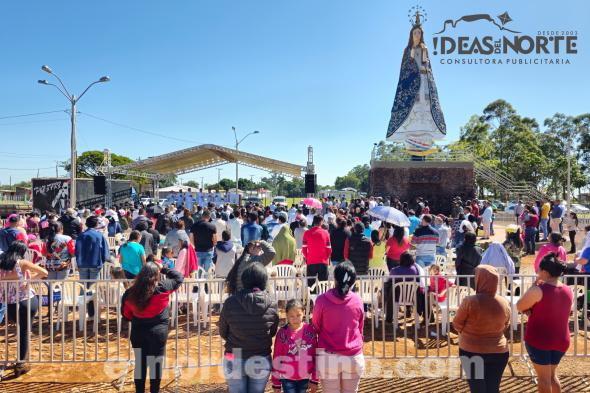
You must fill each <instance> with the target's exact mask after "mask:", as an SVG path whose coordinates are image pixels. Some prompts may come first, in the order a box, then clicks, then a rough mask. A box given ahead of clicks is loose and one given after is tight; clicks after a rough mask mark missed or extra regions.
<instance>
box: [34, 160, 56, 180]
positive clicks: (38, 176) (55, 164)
mask: <svg viewBox="0 0 590 393" xmlns="http://www.w3.org/2000/svg"><path fill="white" fill-rule="evenodd" d="M58 164H59V161H57V160H55V177H59V175H58V174H57V165H58ZM37 177H39V175H37Z"/></svg>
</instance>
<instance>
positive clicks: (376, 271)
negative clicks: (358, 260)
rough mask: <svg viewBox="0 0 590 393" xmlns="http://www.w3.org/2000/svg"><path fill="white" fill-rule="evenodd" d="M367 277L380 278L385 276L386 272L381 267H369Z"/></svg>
mask: <svg viewBox="0 0 590 393" xmlns="http://www.w3.org/2000/svg"><path fill="white" fill-rule="evenodd" d="M367 275H368V276H369V277H371V278H380V277H383V276H387V275H388V272H387V270H385V269H384V268H382V267H370V268H369V273H368V274H367Z"/></svg>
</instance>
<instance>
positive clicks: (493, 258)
mask: <svg viewBox="0 0 590 393" xmlns="http://www.w3.org/2000/svg"><path fill="white" fill-rule="evenodd" d="M480 265H489V266H494V267H505V268H506V274H510V275H512V274H514V271H515V269H514V262H513V261H512V258H510V255H508V253H507V252H506V249H505V248H504V246H503V245H502V243H500V242H493V243H492V244H490V247H489V248H488V249H487V250H486V251H484V253H483V257H482V258H481V263H480Z"/></svg>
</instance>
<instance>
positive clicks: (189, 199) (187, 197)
mask: <svg viewBox="0 0 590 393" xmlns="http://www.w3.org/2000/svg"><path fill="white" fill-rule="evenodd" d="M194 200H195V197H194V195H193V192H192V190H191V189H190V188H189V189H188V191H187V192H186V194H184V206H185V207H186V208H187V209H189V210H190V211H191V212H192V211H193V203H194ZM219 239H221V237H219Z"/></svg>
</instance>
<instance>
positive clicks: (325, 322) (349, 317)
mask: <svg viewBox="0 0 590 393" xmlns="http://www.w3.org/2000/svg"><path fill="white" fill-rule="evenodd" d="M355 280H356V271H355V270H354V266H353V265H352V263H351V262H349V261H346V262H342V263H340V264H339V265H338V266H336V268H335V269H334V284H335V286H336V288H334V289H331V290H329V291H328V292H326V293H324V294H323V295H320V296H318V299H317V301H316V303H315V306H314V308H313V327H314V328H315V330H316V332H317V333H318V350H317V353H318V356H317V368H318V372H319V375H320V379H321V380H322V391H323V392H324V393H340V392H347V393H348V392H356V391H358V386H359V382H360V379H361V376H362V374H363V371H364V369H365V358H364V356H363V323H364V321H365V313H364V307H363V300H362V299H361V297H360V296H359V295H357V294H356V293H354V292H351V291H350V289H351V288H352V286H353V285H354V281H355Z"/></svg>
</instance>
